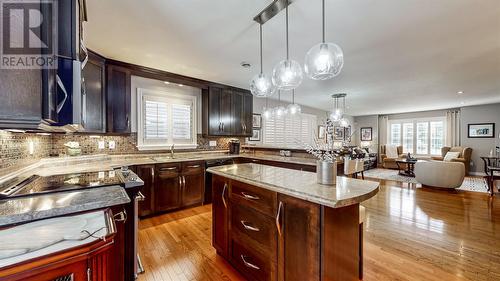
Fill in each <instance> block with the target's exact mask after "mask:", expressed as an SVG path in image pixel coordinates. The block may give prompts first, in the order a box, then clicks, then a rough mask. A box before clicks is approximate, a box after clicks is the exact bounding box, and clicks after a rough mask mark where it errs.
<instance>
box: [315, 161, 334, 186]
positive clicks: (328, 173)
mask: <svg viewBox="0 0 500 281" xmlns="http://www.w3.org/2000/svg"><path fill="white" fill-rule="evenodd" d="M316 176H317V181H318V183H319V184H324V185H335V184H336V183H337V162H336V161H334V162H329V161H323V160H318V161H316Z"/></svg>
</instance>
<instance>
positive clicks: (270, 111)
mask: <svg viewBox="0 0 500 281" xmlns="http://www.w3.org/2000/svg"><path fill="white" fill-rule="evenodd" d="M268 99H269V98H267V97H266V107H264V108H263V109H262V117H264V119H269V118H271V116H272V115H273V109H272V108H269V103H268Z"/></svg>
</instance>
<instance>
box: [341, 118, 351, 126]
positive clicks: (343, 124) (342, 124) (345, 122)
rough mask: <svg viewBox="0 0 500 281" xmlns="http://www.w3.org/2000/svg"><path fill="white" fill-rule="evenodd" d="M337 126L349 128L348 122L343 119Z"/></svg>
mask: <svg viewBox="0 0 500 281" xmlns="http://www.w3.org/2000/svg"><path fill="white" fill-rule="evenodd" d="M339 125H340V127H344V128H345V127H347V126H349V120H347V119H345V118H342V119H340V121H339Z"/></svg>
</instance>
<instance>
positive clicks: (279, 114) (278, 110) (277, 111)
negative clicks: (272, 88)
mask: <svg viewBox="0 0 500 281" xmlns="http://www.w3.org/2000/svg"><path fill="white" fill-rule="evenodd" d="M273 113H274V115H275V116H276V118H283V117H284V116H285V115H286V114H287V110H286V108H285V107H284V106H283V105H282V104H281V91H280V90H278V106H277V107H275V108H274V109H273Z"/></svg>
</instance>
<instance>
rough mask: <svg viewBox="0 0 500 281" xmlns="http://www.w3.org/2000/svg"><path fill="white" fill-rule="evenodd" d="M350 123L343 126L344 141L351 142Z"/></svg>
mask: <svg viewBox="0 0 500 281" xmlns="http://www.w3.org/2000/svg"><path fill="white" fill-rule="evenodd" d="M351 134H352V133H351V125H349V126H348V127H345V128H344V141H346V142H351Z"/></svg>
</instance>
